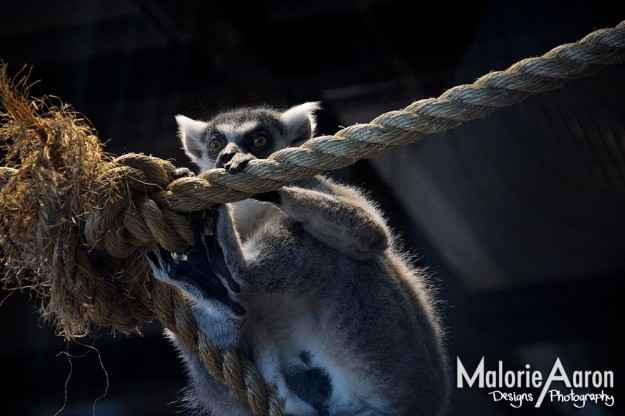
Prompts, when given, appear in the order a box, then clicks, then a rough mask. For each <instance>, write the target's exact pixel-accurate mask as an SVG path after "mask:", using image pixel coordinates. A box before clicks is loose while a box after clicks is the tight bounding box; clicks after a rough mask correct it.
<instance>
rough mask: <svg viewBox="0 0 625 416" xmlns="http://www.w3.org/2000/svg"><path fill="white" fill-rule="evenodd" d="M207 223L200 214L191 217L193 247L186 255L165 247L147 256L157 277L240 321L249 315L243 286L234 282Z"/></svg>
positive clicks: (201, 302) (210, 219)
mask: <svg viewBox="0 0 625 416" xmlns="http://www.w3.org/2000/svg"><path fill="white" fill-rule="evenodd" d="M206 221H212V218H211V217H208V218H203V217H202V215H201V214H200V213H193V214H192V215H191V229H192V230H193V237H194V244H193V247H191V248H190V249H189V250H187V251H186V252H184V253H171V252H169V251H166V250H165V249H163V248H162V247H160V246H159V247H158V250H157V251H155V252H149V253H147V259H148V263H149V264H150V267H151V268H152V271H153V272H154V276H155V277H156V278H158V279H160V280H162V281H164V282H165V283H168V284H171V285H174V286H176V287H178V288H180V289H182V290H183V291H184V292H186V293H187V294H188V295H189V296H190V297H192V298H194V299H195V300H197V301H198V302H199V303H200V304H203V303H210V304H215V302H217V303H218V304H219V305H221V307H219V309H222V308H223V307H226V308H228V310H229V312H230V313H231V314H233V315H234V316H237V317H242V316H243V315H245V314H246V310H245V307H244V306H243V305H242V301H241V299H240V296H239V294H240V293H241V287H240V285H239V284H238V283H237V282H236V281H235V280H234V279H233V277H232V274H231V273H230V270H229V269H228V266H227V264H226V261H225V258H224V253H223V250H222V249H221V247H220V246H219V244H218V243H217V238H216V237H215V236H213V235H210V234H209V233H208V232H207V229H209V228H210V227H207V223H206Z"/></svg>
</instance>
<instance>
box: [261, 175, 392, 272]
mask: <svg viewBox="0 0 625 416" xmlns="http://www.w3.org/2000/svg"><path fill="white" fill-rule="evenodd" d="M255 198H256V199H259V200H261V201H267V202H271V203H273V204H275V205H276V206H278V207H279V208H280V209H282V210H283V211H284V212H285V213H286V214H287V215H288V216H289V217H291V218H292V219H294V220H295V221H298V222H300V223H301V224H302V225H303V227H304V229H305V230H306V231H307V232H309V233H310V234H311V235H313V236H315V237H316V238H317V239H318V240H320V241H322V242H323V243H325V244H327V245H328V246H330V247H332V248H334V249H336V250H339V251H341V252H343V253H345V254H347V255H349V256H351V257H353V258H355V259H357V260H363V259H367V258H370V257H371V256H372V255H375V254H378V253H381V252H383V251H384V250H385V249H386V248H387V247H388V246H389V244H390V234H389V231H388V229H387V227H386V224H385V222H384V219H383V218H382V216H381V215H380V213H379V212H378V210H377V209H376V208H375V207H374V205H373V204H372V203H371V202H370V201H369V200H367V199H366V198H364V196H363V195H362V194H361V193H360V192H359V191H357V190H356V189H353V188H350V187H347V186H343V185H338V184H336V183H335V182H333V181H332V180H330V179H328V178H325V177H321V176H318V177H315V178H312V179H308V180H304V181H301V182H298V183H295V184H293V185H290V186H285V187H283V188H281V189H279V190H277V191H273V192H268V193H265V194H259V195H257V196H256V197H255Z"/></svg>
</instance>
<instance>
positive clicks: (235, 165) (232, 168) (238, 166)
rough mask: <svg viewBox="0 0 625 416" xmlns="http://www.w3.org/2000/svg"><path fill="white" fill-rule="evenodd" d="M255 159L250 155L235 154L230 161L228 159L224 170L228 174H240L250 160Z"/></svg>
mask: <svg viewBox="0 0 625 416" xmlns="http://www.w3.org/2000/svg"><path fill="white" fill-rule="evenodd" d="M253 159H256V157H255V156H254V155H253V154H250V153H236V154H235V155H234V156H233V157H232V159H230V160H229V161H228V162H227V163H226V164H225V165H224V169H226V171H228V173H237V172H241V171H242V170H243V168H245V166H247V164H248V163H249V161H250V160H253Z"/></svg>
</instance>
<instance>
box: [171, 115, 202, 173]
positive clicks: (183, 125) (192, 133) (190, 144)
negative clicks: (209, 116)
mask: <svg viewBox="0 0 625 416" xmlns="http://www.w3.org/2000/svg"><path fill="white" fill-rule="evenodd" d="M176 122H177V123H178V136H179V137H180V142H181V143H182V148H183V149H184V151H185V153H186V154H187V156H189V158H190V159H191V161H192V162H194V163H196V164H198V165H199V164H200V161H201V159H202V151H203V150H204V149H205V148H206V145H205V144H204V141H203V135H204V132H205V131H206V128H207V127H208V122H207V121H199V120H193V119H190V118H189V117H185V116H182V115H177V116H176Z"/></svg>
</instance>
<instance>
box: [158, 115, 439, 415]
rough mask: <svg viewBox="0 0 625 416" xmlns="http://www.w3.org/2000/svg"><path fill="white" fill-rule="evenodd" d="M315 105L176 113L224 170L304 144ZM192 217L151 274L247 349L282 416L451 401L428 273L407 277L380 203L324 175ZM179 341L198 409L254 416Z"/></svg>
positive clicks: (400, 409) (386, 411)
mask: <svg viewBox="0 0 625 416" xmlns="http://www.w3.org/2000/svg"><path fill="white" fill-rule="evenodd" d="M318 108H319V105H318V103H304V104H301V105H299V106H295V107H292V108H290V109H288V110H286V111H284V112H280V111H277V110H273V109H269V108H244V109H238V110H234V111H230V112H225V113H221V114H219V115H218V116H216V117H215V118H213V119H212V120H210V121H196V120H191V119H189V118H187V117H184V116H177V117H176V119H177V122H178V125H179V132H180V139H181V141H182V144H183V147H184V149H185V151H186V153H187V154H188V155H189V157H190V158H191V160H192V161H193V162H194V163H195V164H197V165H198V166H199V167H200V169H201V170H206V169H211V168H214V167H217V168H224V169H226V170H227V171H229V172H230V173H232V174H237V173H238V172H239V171H240V170H242V169H244V167H245V165H246V164H247V163H248V162H249V161H250V160H252V159H254V158H256V157H258V158H264V157H267V156H269V155H270V154H271V153H273V152H274V151H276V150H279V149H281V148H285V147H287V146H297V145H299V144H301V143H302V142H304V141H306V140H308V139H309V138H311V137H312V135H313V133H314V130H315V117H314V112H315V111H316V110H317V109H318ZM213 221H214V230H213V235H212V236H206V235H204V232H203V231H204V224H203V222H202V220H201V219H198V218H195V220H194V222H193V223H192V225H193V230H194V234H195V245H194V247H193V248H191V249H190V250H189V251H188V252H187V253H184V255H180V254H171V253H166V252H164V251H163V250H162V249H160V250H159V251H158V252H156V253H151V254H150V255H149V256H148V260H149V261H150V264H151V266H152V269H153V271H154V275H155V276H156V277H157V278H159V279H161V280H163V281H165V282H167V283H169V284H172V285H174V286H177V287H178V288H180V289H181V290H182V291H183V292H184V293H186V294H187V295H188V296H189V298H190V299H191V301H192V302H193V303H194V309H193V310H194V314H195V317H196V320H197V322H198V325H199V326H200V327H201V328H202V330H203V331H204V332H205V333H206V335H207V336H208V337H209V338H211V340H212V341H213V342H214V343H215V344H216V345H217V346H218V347H221V348H230V349H236V350H238V351H240V352H241V353H243V354H246V355H247V356H248V357H249V358H250V359H251V360H252V361H253V362H254V363H255V364H256V366H257V367H258V369H259V370H260V372H261V374H262V376H263V378H264V380H265V381H266V382H267V383H268V384H270V385H274V386H275V387H276V388H277V391H278V394H279V396H280V398H281V399H282V400H283V401H284V405H285V412H286V414H287V415H293V416H295V415H311V416H312V415H320V416H326V415H327V416H330V415H332V416H347V415H371V416H373V415H410V416H414V415H439V414H442V413H443V412H444V410H445V408H446V402H447V398H448V394H449V393H448V391H449V388H448V374H447V363H446V359H445V354H444V349H443V334H442V332H443V331H442V330H441V326H440V323H439V320H438V317H437V315H436V312H435V310H434V308H433V298H432V294H431V293H430V291H429V289H428V285H427V282H426V276H425V275H424V274H423V273H422V272H421V271H420V270H417V269H415V268H413V267H412V266H411V265H410V263H409V259H408V256H406V255H405V254H404V253H403V252H402V251H401V250H400V249H399V248H398V247H397V243H396V241H395V239H394V237H393V235H392V234H391V232H390V230H389V228H388V226H387V225H386V223H385V220H384V218H383V216H382V215H381V214H380V212H379V210H378V209H377V208H376V207H375V205H374V204H373V203H372V202H371V201H370V200H369V199H368V198H367V197H365V196H364V195H363V193H362V192H361V191H359V190H358V189H356V188H353V187H349V186H345V185H342V184H339V183H336V182H335V181H333V180H330V179H329V178H326V177H324V176H317V177H315V178H312V179H309V180H305V181H301V182H298V183H295V184H292V185H289V186H285V187H283V188H281V189H280V190H278V191H274V192H269V193H264V194H259V195H256V196H255V197H254V198H253V199H250V200H247V201H242V202H238V203H235V204H222V205H220V206H218V207H217V208H216V210H215V213H214V216H213ZM170 337H171V338H172V340H173V342H174V343H175V344H176V345H177V346H178V349H179V351H180V355H181V357H182V359H183V360H184V362H185V364H186V368H187V370H188V373H189V378H190V386H189V389H188V393H187V397H186V401H187V403H188V404H189V407H191V408H193V409H194V410H195V411H196V412H198V414H206V415H215V416H217V415H251V411H250V409H249V408H248V407H247V405H245V404H242V403H240V402H238V401H237V399H236V398H235V397H234V396H233V395H232V394H231V393H230V392H229V391H228V390H227V389H226V388H225V387H224V386H223V385H221V384H220V383H219V382H217V381H216V380H214V379H213V378H212V377H211V376H210V375H209V373H208V372H207V370H206V369H205V368H204V366H203V365H202V363H201V362H200V361H199V360H198V359H197V358H196V357H195V356H194V355H193V354H192V353H190V352H189V351H186V350H185V349H184V348H183V347H181V346H179V345H178V344H177V342H176V337H175V336H174V335H173V334H170Z"/></svg>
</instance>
